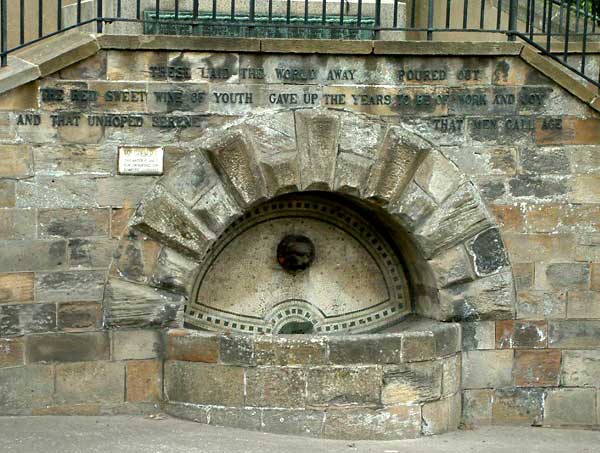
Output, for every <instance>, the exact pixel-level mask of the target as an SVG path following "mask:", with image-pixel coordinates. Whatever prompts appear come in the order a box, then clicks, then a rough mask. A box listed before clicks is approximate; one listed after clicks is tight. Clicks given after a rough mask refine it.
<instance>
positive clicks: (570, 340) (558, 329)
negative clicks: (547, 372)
mask: <svg viewBox="0 0 600 453" xmlns="http://www.w3.org/2000/svg"><path fill="white" fill-rule="evenodd" d="M548 346H549V347H551V348H561V349H596V348H599V347H600V321H596V320H572V321H571V320H564V321H548Z"/></svg>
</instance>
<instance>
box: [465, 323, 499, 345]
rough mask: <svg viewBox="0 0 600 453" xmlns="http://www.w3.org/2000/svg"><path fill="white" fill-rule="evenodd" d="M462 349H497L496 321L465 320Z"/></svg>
mask: <svg viewBox="0 0 600 453" xmlns="http://www.w3.org/2000/svg"><path fill="white" fill-rule="evenodd" d="M461 326H462V350H463V351H472V350H475V349H496V323H495V322H494V321H480V322H463V323H461Z"/></svg>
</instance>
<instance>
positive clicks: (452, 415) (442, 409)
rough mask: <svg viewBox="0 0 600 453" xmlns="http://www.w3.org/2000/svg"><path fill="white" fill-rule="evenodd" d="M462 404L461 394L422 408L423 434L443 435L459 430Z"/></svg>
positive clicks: (426, 404)
mask: <svg viewBox="0 0 600 453" xmlns="http://www.w3.org/2000/svg"><path fill="white" fill-rule="evenodd" d="M461 404H462V403H461V395H460V393H455V394H454V395H452V396H450V397H448V398H443V399H441V400H438V401H433V402H430V403H425V404H424V405H423V408H422V417H423V427H422V432H423V434H425V435H433V434H442V433H445V432H447V431H452V430H455V429H457V428H458V425H459V423H460V420H461Z"/></svg>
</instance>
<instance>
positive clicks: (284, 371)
mask: <svg viewBox="0 0 600 453" xmlns="http://www.w3.org/2000/svg"><path fill="white" fill-rule="evenodd" d="M245 385H246V406H257V407H296V408H299V407H304V405H305V402H306V389H307V383H306V372H305V370H303V369H302V368H291V367H256V368H249V369H247V370H246V378H245Z"/></svg>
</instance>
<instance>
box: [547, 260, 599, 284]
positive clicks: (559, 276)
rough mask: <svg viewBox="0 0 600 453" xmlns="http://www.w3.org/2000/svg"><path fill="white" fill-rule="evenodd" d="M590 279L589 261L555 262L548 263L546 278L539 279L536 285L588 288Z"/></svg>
mask: <svg viewBox="0 0 600 453" xmlns="http://www.w3.org/2000/svg"><path fill="white" fill-rule="evenodd" d="M536 270H537V267H536ZM589 280H590V265H589V264H588V263H553V264H548V266H547V267H546V269H545V279H543V280H542V279H538V280H537V281H536V287H538V288H543V287H544V286H546V285H547V286H548V287H550V288H578V289H586V288H587V287H588V284H589ZM544 283H545V284H546V285H544ZM542 285H543V286H542Z"/></svg>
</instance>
